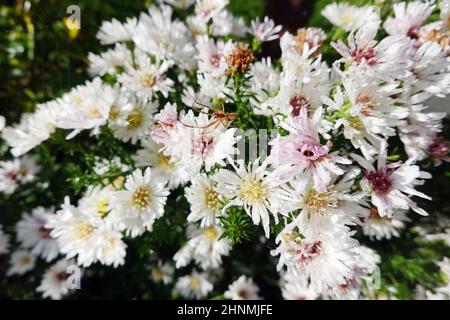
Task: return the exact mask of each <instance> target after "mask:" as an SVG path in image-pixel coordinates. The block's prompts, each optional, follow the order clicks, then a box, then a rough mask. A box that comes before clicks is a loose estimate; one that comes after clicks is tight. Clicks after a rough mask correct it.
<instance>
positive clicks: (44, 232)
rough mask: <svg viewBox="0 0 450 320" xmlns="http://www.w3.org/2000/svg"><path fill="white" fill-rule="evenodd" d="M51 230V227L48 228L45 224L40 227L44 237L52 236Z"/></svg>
mask: <svg viewBox="0 0 450 320" xmlns="http://www.w3.org/2000/svg"><path fill="white" fill-rule="evenodd" d="M51 231H52V230H51V229H48V228H46V227H44V226H42V227H40V228H39V233H40V234H41V236H42V238H44V239H48V238H50V232H51Z"/></svg>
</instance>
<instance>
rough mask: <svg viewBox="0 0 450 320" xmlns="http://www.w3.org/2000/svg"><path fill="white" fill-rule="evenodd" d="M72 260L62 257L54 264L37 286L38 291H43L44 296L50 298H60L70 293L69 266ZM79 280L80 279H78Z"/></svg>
mask: <svg viewBox="0 0 450 320" xmlns="http://www.w3.org/2000/svg"><path fill="white" fill-rule="evenodd" d="M71 265H72V264H71V262H70V261H68V260H66V259H62V260H59V261H58V262H57V263H55V264H54V265H52V266H51V267H50V268H48V269H47V271H46V272H45V273H44V276H43V277H42V280H41V284H40V285H39V287H37V288H36V291H37V292H41V293H42V297H43V298H50V299H52V300H60V299H62V298H63V297H65V296H66V295H67V294H69V292H70V289H69V284H68V277H69V276H70V274H69V267H70V266H71ZM78 280H79V279H78Z"/></svg>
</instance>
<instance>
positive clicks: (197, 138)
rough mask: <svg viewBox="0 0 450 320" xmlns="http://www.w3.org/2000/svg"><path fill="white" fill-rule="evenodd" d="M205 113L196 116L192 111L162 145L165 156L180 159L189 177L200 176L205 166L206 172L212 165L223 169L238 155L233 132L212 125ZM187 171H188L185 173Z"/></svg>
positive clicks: (215, 123)
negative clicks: (230, 158) (228, 161)
mask: <svg viewBox="0 0 450 320" xmlns="http://www.w3.org/2000/svg"><path fill="white" fill-rule="evenodd" d="M214 121H215V119H214V118H213V117H211V118H210V117H209V116H208V115H207V114H205V113H200V114H199V115H198V116H195V115H194V113H193V111H192V110H189V112H188V113H187V114H186V115H184V116H182V117H181V118H180V120H179V122H178V123H177V124H176V127H175V129H174V130H173V131H171V132H170V138H169V139H167V141H165V142H164V153H165V154H168V155H170V156H171V157H175V159H179V164H180V165H181V166H182V167H185V168H187V169H186V170H189V172H190V173H191V176H195V175H196V174H197V173H198V172H200V168H201V166H202V165H203V164H204V165H205V169H206V170H207V171H209V170H211V168H213V167H214V166H215V165H221V166H224V165H225V159H227V158H228V157H231V156H233V155H235V154H236V153H237V149H236V143H237V141H238V140H239V138H240V137H236V136H235V133H236V129H235V128H232V129H227V128H225V126H224V124H222V123H220V122H217V121H216V122H214ZM188 168H189V169H188Z"/></svg>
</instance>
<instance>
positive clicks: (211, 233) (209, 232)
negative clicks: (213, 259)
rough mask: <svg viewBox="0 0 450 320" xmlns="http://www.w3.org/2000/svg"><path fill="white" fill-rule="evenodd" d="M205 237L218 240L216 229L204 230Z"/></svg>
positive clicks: (208, 228)
mask: <svg viewBox="0 0 450 320" xmlns="http://www.w3.org/2000/svg"><path fill="white" fill-rule="evenodd" d="M203 235H204V236H205V237H206V238H208V239H209V240H211V241H213V240H217V237H218V232H217V229H216V228H215V227H207V228H205V229H203Z"/></svg>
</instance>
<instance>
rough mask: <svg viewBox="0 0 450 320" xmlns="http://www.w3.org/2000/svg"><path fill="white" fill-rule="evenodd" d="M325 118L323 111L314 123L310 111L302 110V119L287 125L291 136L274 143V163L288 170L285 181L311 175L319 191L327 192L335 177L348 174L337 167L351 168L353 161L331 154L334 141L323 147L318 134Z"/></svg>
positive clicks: (272, 153)
mask: <svg viewBox="0 0 450 320" xmlns="http://www.w3.org/2000/svg"><path fill="white" fill-rule="evenodd" d="M321 114H322V109H321V108H319V109H317V111H316V112H315V113H314V115H313V117H312V119H309V118H308V116H307V110H306V108H302V109H301V110H300V115H299V116H298V117H294V118H292V121H291V123H289V124H288V123H285V124H283V126H284V128H285V129H286V130H288V131H289V132H290V134H289V135H288V136H285V137H278V138H276V139H274V140H273V141H272V142H271V145H272V151H271V154H270V160H271V162H273V163H275V164H276V165H280V166H285V167H286V169H285V170H283V171H284V172H283V175H282V177H281V178H282V179H290V178H292V177H293V176H295V175H297V174H300V173H306V174H308V173H309V174H311V175H312V177H313V180H314V187H315V189H316V190H317V191H319V192H324V191H325V190H326V186H327V185H328V184H329V183H330V181H331V179H332V176H331V174H332V173H333V174H336V175H342V174H343V173H344V171H343V170H342V169H341V168H339V167H338V166H337V165H336V164H337V163H341V164H350V163H351V161H350V160H348V159H346V158H344V157H341V156H338V152H330V149H331V147H332V143H331V141H327V142H326V144H324V145H323V144H321V142H320V139H319V134H318V126H319V121H320V119H321Z"/></svg>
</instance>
